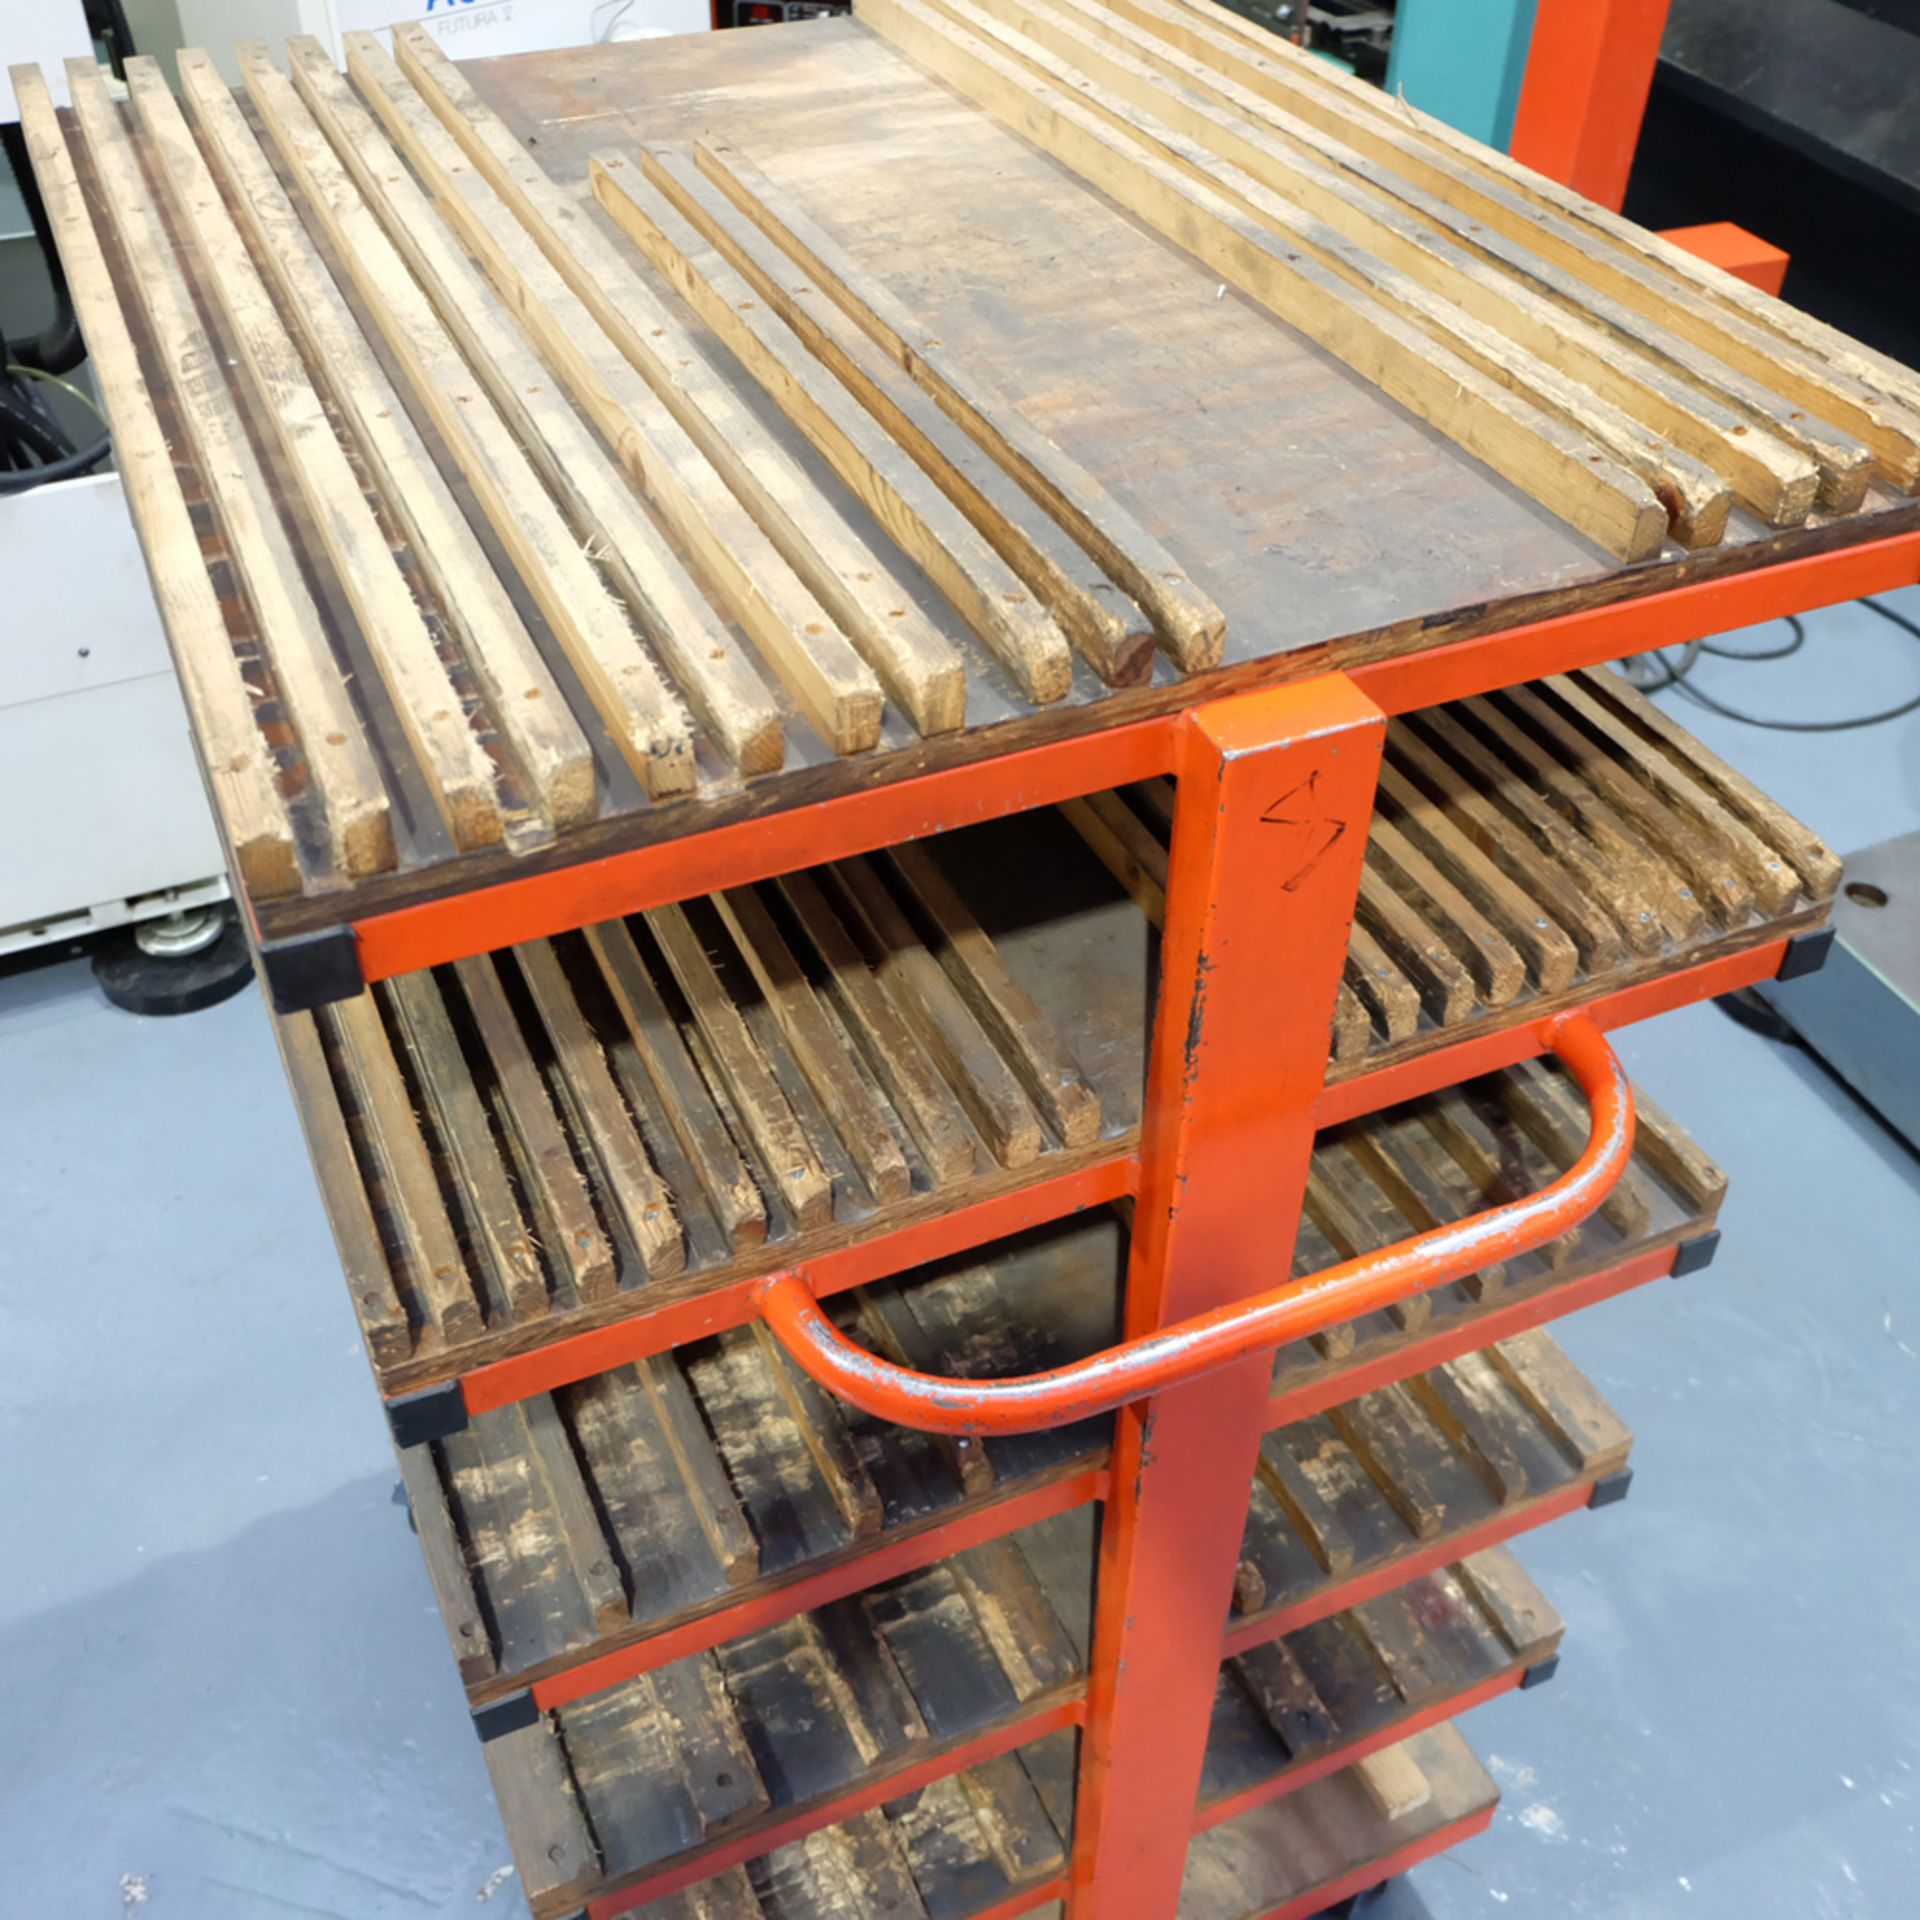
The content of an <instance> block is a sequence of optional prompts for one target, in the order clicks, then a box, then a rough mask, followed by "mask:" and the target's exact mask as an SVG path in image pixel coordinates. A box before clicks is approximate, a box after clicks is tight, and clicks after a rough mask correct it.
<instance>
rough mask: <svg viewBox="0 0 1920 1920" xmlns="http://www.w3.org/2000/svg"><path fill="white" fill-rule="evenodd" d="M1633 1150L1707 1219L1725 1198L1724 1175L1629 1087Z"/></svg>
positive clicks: (1644, 1096)
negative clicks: (1631, 1095) (1631, 1108)
mask: <svg viewBox="0 0 1920 1920" xmlns="http://www.w3.org/2000/svg"><path fill="white" fill-rule="evenodd" d="M1633 1107H1634V1134H1633V1150H1634V1154H1635V1156H1636V1157H1637V1158H1639V1159H1641V1160H1644V1161H1645V1162H1646V1164H1647V1165H1648V1166H1649V1167H1651V1168H1652V1169H1653V1171H1654V1172H1655V1173H1657V1174H1658V1175H1659V1176H1660V1178H1661V1179H1662V1180H1663V1181H1664V1182H1665V1183H1666V1184H1667V1185H1668V1186H1670V1187H1671V1188H1672V1189H1673V1190H1674V1192H1675V1193H1677V1194H1679V1195H1680V1197H1681V1198H1682V1199H1683V1200H1684V1201H1685V1202H1686V1203H1687V1205H1688V1206H1689V1207H1692V1208H1695V1209H1697V1210H1698V1211H1699V1212H1700V1213H1702V1214H1704V1215H1706V1216H1707V1217H1708V1218H1709V1219H1711V1218H1712V1217H1713V1215H1714V1214H1716V1213H1717V1212H1718V1211H1719V1209H1720V1202H1721V1201H1722V1200H1723V1199H1725V1198H1726V1192H1727V1176H1726V1174H1725V1173H1724V1172H1722V1171H1721V1169H1720V1168H1719V1167H1718V1166H1717V1165H1716V1164H1715V1163H1714V1162H1713V1161H1712V1160H1711V1159H1709V1158H1708V1157H1707V1155H1706V1154H1704V1153H1703V1152H1702V1151H1701V1150H1700V1148H1699V1147H1698V1146H1697V1145H1696V1144H1695V1143H1694V1140H1693V1137H1692V1135H1690V1134H1689V1133H1687V1132H1686V1131H1685V1129H1684V1128H1682V1127H1680V1126H1678V1125H1676V1124H1675V1122H1674V1121H1673V1119H1672V1118H1671V1117H1670V1116H1669V1115H1668V1113H1667V1111H1666V1109H1665V1108H1664V1107H1662V1106H1660V1105H1659V1104H1658V1103H1657V1102H1656V1101H1655V1100H1653V1099H1652V1098H1651V1097H1650V1096H1649V1095H1648V1094H1647V1093H1646V1092H1645V1091H1644V1090H1643V1089H1641V1088H1639V1087H1635V1088H1634V1090H1633Z"/></svg>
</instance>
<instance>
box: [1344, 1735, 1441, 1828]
mask: <svg viewBox="0 0 1920 1920" xmlns="http://www.w3.org/2000/svg"><path fill="white" fill-rule="evenodd" d="M1351 1771H1352V1776H1353V1778H1354V1779H1356V1780H1357V1781H1359V1783H1360V1785H1361V1788H1362V1789H1363V1790H1364V1792H1365V1793H1366V1796H1367V1798H1368V1799H1369V1800H1371V1801H1372V1802H1373V1804H1374V1806H1375V1807H1377V1808H1378V1809H1379V1811H1380V1812H1381V1813H1382V1814H1383V1815H1384V1816H1385V1817H1386V1818H1387V1819H1389V1820H1404V1819H1405V1818H1406V1817H1407V1815H1408V1814H1410V1813H1418V1812H1419V1810H1420V1809H1421V1808H1422V1807H1424V1806H1425V1805H1426V1804H1427V1802H1428V1801H1430V1800H1431V1799H1432V1798H1433V1785H1432V1782H1431V1781H1429V1780H1428V1778H1427V1776H1426V1774H1425V1773H1424V1772H1422V1771H1421V1768H1420V1764H1419V1762H1418V1761H1417V1760H1415V1759H1414V1758H1413V1756H1412V1754H1411V1753H1409V1752H1408V1750H1407V1747H1406V1745H1405V1743H1404V1742H1403V1743H1402V1744H1401V1745H1399V1746H1395V1747H1386V1748H1383V1749H1382V1750H1381V1751H1380V1752H1379V1753H1370V1754H1368V1755H1367V1757H1366V1758H1365V1759H1364V1760H1359V1761H1356V1762H1355V1764H1354V1766H1353V1768H1352V1770H1351Z"/></svg>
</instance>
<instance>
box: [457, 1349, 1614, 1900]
mask: <svg viewBox="0 0 1920 1920" xmlns="http://www.w3.org/2000/svg"><path fill="white" fill-rule="evenodd" d="M1628 1444H1629V1437H1628V1435H1627V1432H1626V1429H1625V1428H1624V1427H1623V1426H1621V1425H1620V1423H1619V1421H1618V1420H1617V1419H1616V1418H1615V1416H1614V1415H1613V1414H1612V1412H1611V1410H1610V1409H1608V1408H1607V1406H1606V1404H1605V1402H1604V1401H1602V1400H1601V1399H1600V1398H1599V1396H1598V1395H1597V1394H1595V1393H1594V1392H1593V1390H1592V1389H1591V1387H1589V1386H1588V1385H1587V1383H1586V1382H1585V1381H1584V1380H1583V1379H1582V1378H1581V1376H1580V1375H1579V1373H1578V1372H1577V1371H1576V1370H1575V1369H1574V1368H1573V1367H1572V1365H1571V1364H1570V1363H1569V1362H1567V1360H1566V1359H1565V1357H1564V1356H1563V1355H1561V1354H1560V1353H1559V1351H1558V1349H1557V1348H1555V1347H1554V1346H1553V1345H1552V1343H1551V1342H1550V1341H1549V1340H1547V1338H1546V1336H1545V1335H1544V1334H1538V1333H1535V1334H1531V1335H1527V1336H1523V1337H1522V1338H1521V1339H1519V1340H1515V1341H1510V1342H1508V1343H1506V1344H1505V1345H1504V1346H1503V1347H1501V1348H1497V1349H1492V1350H1490V1351H1489V1353H1488V1354H1486V1355H1472V1356H1468V1357H1467V1358H1465V1359H1463V1360H1461V1361H1456V1362H1454V1363H1452V1364H1451V1365H1450V1366H1449V1367H1446V1368H1441V1369H1436V1370H1435V1371H1434V1372H1433V1373H1431V1374H1429V1375H1424V1376H1419V1377H1417V1378H1416V1379H1415V1380H1413V1381H1411V1382H1409V1383H1407V1384H1406V1385H1404V1386H1396V1387H1393V1388H1390V1389H1385V1390H1381V1391H1376V1392H1374V1393H1370V1394H1368V1395H1365V1396H1363V1397H1362V1398H1361V1399H1359V1400H1356V1401H1354V1402H1351V1403H1349V1404H1346V1405H1344V1406H1341V1407H1338V1408H1335V1409H1333V1410H1331V1411H1330V1412H1329V1413H1327V1414H1326V1415H1316V1416H1314V1418H1312V1419H1310V1420H1307V1421H1303V1422H1300V1423H1297V1424H1296V1425H1295V1426H1293V1427H1288V1428H1284V1429H1282V1430H1280V1431H1279V1432H1277V1433H1274V1434H1271V1435H1269V1436H1268V1438H1267V1440H1266V1442H1265V1446H1264V1451H1263V1455H1262V1460H1261V1465H1260V1470H1259V1474H1258V1477H1257V1478H1256V1481H1255V1483H1254V1485H1253V1487H1252V1489H1251V1501H1250V1506H1249V1517H1248V1528H1247V1537H1246V1546H1245V1549H1244V1559H1243V1564H1242V1567H1241V1577H1240V1581H1239V1583H1238V1591H1237V1596H1236V1598H1237V1604H1238V1607H1239V1611H1238V1612H1237V1613H1236V1614H1235V1615H1234V1617H1233V1618H1232V1619H1231V1620H1226V1621H1223V1622H1222V1629H1223V1639H1222V1647H1221V1657H1222V1659H1223V1661H1225V1662H1227V1668H1226V1672H1225V1673H1224V1675H1223V1691H1222V1696H1221V1700H1220V1703H1219V1710H1218V1717H1217V1719H1216V1724H1215V1730H1214V1741H1213V1749H1212V1752H1211V1755H1210V1759H1209V1771H1208V1779H1207V1786H1206V1788H1205V1791H1204V1794H1203V1801H1202V1805H1201V1807H1200V1808H1199V1810H1198V1813H1197V1816H1196V1817H1197V1819H1198V1822H1199V1823H1200V1824H1201V1825H1203V1826H1204V1825H1207V1824H1209V1823H1210V1822H1215V1821H1221V1820H1224V1819H1225V1818H1226V1817H1227V1815H1229V1814H1235V1813H1237V1812H1238V1811H1239V1810H1240V1809H1242V1808H1251V1807H1253V1806H1256V1805H1258V1804H1262V1803H1264V1802H1265V1801H1267V1800H1269V1799H1272V1798H1274V1797H1276V1796H1284V1795H1287V1794H1289V1793H1291V1792H1293V1791H1295V1790H1304V1789H1305V1788H1306V1786H1307V1785H1309V1784H1311V1782H1312V1781H1313V1780H1314V1779H1315V1778H1317V1777H1319V1776H1321V1775H1323V1774H1324V1773H1325V1772H1326V1771H1327V1769H1328V1768H1329V1767H1330V1766H1332V1765H1335V1764H1338V1762H1339V1758H1340V1756H1341V1755H1342V1754H1344V1753H1353V1752H1364V1751H1365V1750H1366V1748H1367V1747H1368V1746H1369V1745H1370V1744H1377V1743H1378V1742H1380V1741H1382V1740H1384V1739H1387V1738H1391V1737H1393V1735H1394V1734H1395V1732H1396V1731H1397V1730H1401V1729H1404V1728H1407V1727H1417V1726H1419V1725H1421V1724H1423V1723H1424V1722H1425V1721H1427V1720H1429V1719H1431V1718H1433V1717H1435V1716H1437V1715H1438V1714H1439V1713H1441V1712H1450V1711H1454V1710H1456V1709H1459V1708H1464V1707H1465V1706H1468V1705H1471V1704H1473V1703H1474V1701H1476V1700H1478V1699H1481V1698H1484V1697H1486V1696H1487V1694H1488V1693H1489V1692H1490V1691H1492V1690H1494V1689H1495V1688H1496V1687H1498V1686H1503V1685H1517V1684H1519V1682H1520V1680H1521V1678H1522V1677H1523V1676H1524V1675H1525V1674H1526V1673H1527V1672H1528V1671H1531V1670H1532V1669H1533V1668H1535V1667H1537V1666H1539V1665H1540V1664H1541V1663H1542V1662H1543V1661H1544V1660H1545V1659H1546V1658H1547V1657H1549V1655H1550V1654H1551V1651H1552V1647H1553V1644H1554V1642H1555V1639H1556V1636H1557V1632H1558V1623H1557V1621H1556V1620H1555V1619H1554V1617H1553V1615H1552V1610H1551V1608H1550V1607H1548V1606H1547V1604H1546V1602H1545V1601H1544V1600H1543V1599H1541V1598H1540V1597H1539V1595H1538V1594H1537V1593H1535V1592H1534V1591H1533V1590H1532V1588H1531V1587H1530V1585H1529V1584H1528V1583H1527V1582H1526V1580H1525V1576H1524V1575H1522V1574H1521V1573H1520V1572H1519V1570H1518V1569H1517V1567H1514V1566H1513V1565H1512V1563H1511V1561H1510V1560H1508V1559H1507V1558H1506V1557H1505V1556H1504V1555H1499V1554H1488V1552H1487V1551H1486V1550H1487V1548H1488V1547H1489V1546H1490V1545H1492V1544H1493V1543H1494V1542H1496V1541H1499V1540H1503V1539H1507V1538H1510V1537H1512V1536H1513V1535H1516V1534H1518V1533H1519V1532H1521V1531H1523V1530H1525V1529H1527V1528H1529V1527H1532V1526H1537V1525H1540V1524H1542V1523H1544V1522H1545V1521H1547V1520H1549V1519H1552V1518H1553V1517H1555V1516H1556V1515H1558V1514H1562V1513H1566V1512H1569V1511H1572V1510H1573V1509H1575V1508H1577V1507H1579V1506H1580V1505H1582V1504H1585V1503H1587V1502H1588V1501H1589V1500H1591V1499H1592V1497H1593V1495H1594V1492H1595V1489H1596V1487H1598V1486H1600V1485H1602V1484H1604V1483H1605V1481H1606V1479H1607V1477H1608V1476H1610V1475H1614V1474H1617V1473H1618V1471H1619V1470H1620V1467H1621V1464H1622V1462H1623V1461H1624V1458H1625V1454H1626V1449H1627V1446H1628ZM1094 1539H1095V1528H1094V1516H1093V1513H1092V1511H1091V1509H1090V1508H1088V1507H1081V1508H1077V1509H1075V1510H1074V1511H1071V1512H1068V1513H1064V1514H1061V1515H1059V1516H1057V1517H1055V1518H1052V1519H1049V1520H1046V1521H1042V1522H1040V1523H1038V1524H1036V1525H1033V1526H1030V1527H1027V1528H1025V1529H1023V1530H1022V1531H1021V1532H1019V1533H1018V1534H1016V1535H1013V1536H1011V1537H1009V1538H1006V1539H1001V1540H995V1541H991V1542H988V1543H987V1544H985V1545H983V1546H978V1547H973V1548H969V1549H968V1550H966V1551H964V1552H959V1553H955V1554H952V1555H951V1556H950V1557H949V1558H947V1559H944V1560H941V1561H939V1562H937V1563H936V1564H934V1565H932V1566H930V1567H923V1568H920V1569H918V1570H916V1571H914V1572H911V1573H908V1574H905V1575H901V1576H899V1577H897V1578H894V1579H892V1580H888V1581H885V1582H883V1583H880V1584H877V1585H873V1586H870V1587H868V1588H866V1589H865V1590H864V1591H862V1592H859V1593H857V1594H853V1595H850V1596H848V1597H846V1598H844V1599H839V1600H836V1601H834V1602H832V1603H831V1604H830V1605H826V1606H821V1607H817V1608H815V1609H814V1610H813V1611H811V1612H809V1613H806V1614H801V1615H797V1616H793V1617H790V1618H787V1619H784V1620H781V1621H780V1622H778V1623H776V1624H773V1625H770V1626H764V1627H759V1628H756V1629H754V1630H751V1631H746V1632H741V1633H738V1634H737V1635H736V1637H733V1638H730V1639H728V1640H726V1641H725V1642H724V1643H723V1644H720V1645H718V1646H716V1647H715V1648H714V1649H713V1650H711V1651H709V1652H701V1653H697V1654H693V1655H690V1656H688V1657H686V1658H683V1659H679V1660H676V1661H674V1662H672V1663H671V1664H669V1665H665V1666H659V1667H656V1668H654V1669H653V1670H651V1671H650V1672H648V1673H645V1674H641V1675H638V1676H636V1677H633V1678H630V1679H626V1680H623V1681H621V1682H620V1683H619V1684H616V1685H613V1686H609V1687H607V1688H605V1689H604V1690H602V1691H600V1692H597V1693H593V1694H591V1695H588V1696H586V1697H583V1698H582V1697H575V1698H571V1699H569V1701H568V1702H567V1704H564V1705H562V1706H560V1707H558V1708H557V1709H556V1710H555V1711H553V1712H550V1713H539V1712H535V1713H532V1714H531V1716H530V1720H529V1722H528V1723H527V1724H524V1725H521V1726H519V1727H517V1728H515V1729H514V1730H512V1731H509V1732H505V1733H503V1734H501V1735H499V1737H497V1738H496V1739H494V1740H493V1741H492V1742H491V1743H490V1745H489V1759H490V1761H491V1763H492V1764H493V1766H494V1768H495V1775H496V1783H497V1784H498V1785H499V1787H500V1790H501V1796H502V1804H503V1808H504V1809H505V1812H506V1819H507V1826H508V1833H509V1837H510V1838H511V1840H512V1841H513V1845H514V1849H515V1856H516V1859H517V1860H519V1861H520V1862H521V1863H522V1870H523V1872H525V1873H528V1874H529V1875H530V1876H531V1878H530V1880H529V1886H530V1887H533V1886H536V1885H540V1884H542V1871H541V1867H540V1861H541V1860H542V1859H543V1858H545V1859H548V1860H551V1859H553V1858H554V1855H553V1853H552V1849H553V1848H554V1847H555V1846H559V1847H560V1849H561V1857H564V1858H565V1859H566V1860H567V1862H568V1863H569V1871H568V1873H567V1874H566V1875H565V1876H563V1877H562V1878H561V1879H560V1880H558V1881H556V1882H554V1884H553V1885H552V1886H551V1887H550V1888H549V1889H548V1892H547V1893H546V1894H544V1895H542V1896H541V1898H539V1899H536V1901H535V1912H536V1914H537V1915H540V1916H541V1917H542V1920H544V1917H545V1915H546V1914H547V1913H548V1912H549V1911H560V1910H563V1909H564V1907H565V1905H566V1903H567V1902H568V1901H569V1900H578V1899H584V1898H589V1897H590V1898H592V1899H593V1900H595V1901H596V1902H606V1903H610V1905H609V1908H608V1910H612V1908H613V1906H617V1905H621V1904H634V1903H638V1902H642V1901H645V1900H648V1899H653V1898H656V1897H658V1896H660V1895H663V1894H666V1893H669V1892H673V1891H675V1890H676V1889H677V1888H679V1887H681V1886H684V1885H687V1884H690V1883H691V1882H692V1881H693V1880H695V1879H700V1878H705V1877H710V1876H712V1875H713V1874H715V1873H717V1872H719V1871H721V1870H723V1869H725V1868H727V1867H731V1866H734V1865H737V1864H739V1863H740V1862H742V1861H744V1860H746V1859H748V1858H750V1857H752V1856H754V1855H756V1854H759V1853H765V1852H768V1851H770V1850H772V1849H773V1848H776V1847H779V1846H783V1845H785V1844H787V1843H789V1842H791V1841H794V1840H798V1839H800V1838H801V1837H803V1836H804V1835H805V1834H807V1833H809V1832H812V1831H814V1830H816V1829H818V1828H820V1827H823V1826H828V1825H831V1824H833V1823H835V1822H836V1821H840V1820H844V1819H845V1818H847V1817H848V1816H849V1815H850V1814H852V1813H855V1812H860V1811H864V1810H867V1809H870V1808H872V1807H875V1806H878V1805H881V1804H884V1803H886V1802H888V1801H891V1800H894V1799H897V1798H899V1797H901V1796H903V1795H906V1794H909V1793H913V1792H916V1791H918V1790H919V1789H920V1788H922V1787H924V1786H927V1785H930V1784H931V1783H932V1782H933V1781H935V1780H937V1779H940V1778H943V1777H945V1776H948V1775H951V1774H953V1773H956V1772H960V1771H963V1770H965V1769H967V1768H969V1767H972V1766H975V1765H978V1764H980V1763H982V1762H983V1761H986V1760H988V1759H991V1758H994V1757H997V1756H998V1755H1000V1754H1003V1753H1006V1752H1008V1751H1011V1750H1012V1749H1014V1748H1016V1747H1021V1746H1025V1745H1027V1744H1029V1743H1031V1742H1032V1741H1034V1740H1036V1739H1038V1738H1040V1737H1041V1736H1042V1735H1044V1734H1046V1733H1049V1732H1051V1731H1054V1730H1056V1729H1058V1728H1061V1727H1063V1726H1067V1725H1071V1724H1074V1723H1076V1722H1077V1721H1078V1720H1079V1718H1080V1715H1081V1711H1082V1697H1083V1689H1084V1683H1085V1673H1086V1665H1087V1649H1088V1635H1089V1630H1090V1621H1091V1612H1092V1593H1093V1585H1094V1577H1095V1564H1094ZM537 1597H538V1596H537V1592H536V1593H535V1594H534V1595H532V1596H526V1598H527V1599H528V1601H529V1602H530V1603H531V1602H532V1601H535V1600H537ZM1283 1636H1284V1639H1285V1644H1283V1645H1281V1644H1274V1643H1276V1642H1280V1641H1281V1640H1282V1638H1283ZM1369 1673H1371V1674H1372V1682H1371V1691H1369V1690H1368V1680H1367V1676H1368V1674H1369ZM1236 1689H1237V1690H1238V1691H1237V1693H1236V1691H1235V1690H1236ZM536 1701H537V1695H536ZM1256 1709H1257V1710H1258V1712H1259V1713H1260V1714H1262V1715H1264V1716H1266V1718H1265V1730H1264V1732H1263V1731H1262V1729H1261V1727H1260V1726H1259V1725H1258V1724H1256V1723H1255V1722H1254V1720H1253V1719H1252V1718H1251V1717H1250V1716H1251V1715H1252V1714H1253V1712H1254V1711H1255V1710H1256ZM1289 1713H1292V1714H1293V1715H1294V1716H1295V1717H1294V1718H1291V1719H1289V1718H1288V1717H1287V1716H1288V1714H1289Z"/></svg>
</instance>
